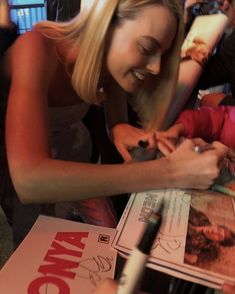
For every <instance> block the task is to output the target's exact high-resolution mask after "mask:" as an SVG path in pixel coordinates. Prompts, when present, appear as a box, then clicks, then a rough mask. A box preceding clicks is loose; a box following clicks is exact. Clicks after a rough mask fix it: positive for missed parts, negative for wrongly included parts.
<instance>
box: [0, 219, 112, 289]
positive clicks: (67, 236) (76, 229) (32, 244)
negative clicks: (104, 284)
mask: <svg viewBox="0 0 235 294" xmlns="http://www.w3.org/2000/svg"><path fill="white" fill-rule="evenodd" d="M115 232H116V230H115V229H110V228H104V227H98V226H93V225H87V224H83V223H78V222H73V221H69V220H64V219H58V218H53V217H46V216H39V218H38V219H37V221H36V223H35V224H34V226H33V228H32V229H31V231H30V232H29V234H28V235H27V237H26V238H25V240H24V241H23V242H22V243H21V245H20V246H19V247H18V249H17V250H16V251H15V252H14V253H13V255H12V256H11V258H10V259H9V260H8V262H7V263H6V265H5V266H4V267H3V268H2V270H1V271H0V293H2V294H3V293H4V294H26V293H28V294H37V293H38V294H39V293H40V294H58V293H60V294H70V293H71V294H72V293H79V294H88V293H92V291H93V290H94V289H95V287H96V286H97V285H98V284H99V283H100V282H101V281H102V280H103V279H105V278H108V277H109V278H113V276H114V272H115V264H116V250H114V249H113V248H112V247H111V243H112V241H113V238H114V234H115Z"/></svg>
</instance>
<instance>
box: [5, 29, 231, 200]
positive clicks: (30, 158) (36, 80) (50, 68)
mask: <svg viewBox="0 0 235 294" xmlns="http://www.w3.org/2000/svg"><path fill="white" fill-rule="evenodd" d="M32 44H33V45H34V46H32ZM10 54H11V56H10V62H11V73H12V75H11V76H12V84H11V89H10V95H9V104H8V110H7V121H6V125H7V130H6V133H7V134H6V137H7V138H6V139H7V155H8V161H9V167H10V173H11V176H12V180H13V183H14V186H15V189H16V191H17V193H18V195H19V197H20V199H21V201H22V202H24V203H46V202H61V201H76V200H80V199H88V198H92V197H99V196H107V195H115V194H122V193H129V192H133V191H143V190H151V189H157V188H171V187H181V188H189V187H191V188H200V189H204V188H207V187H208V186H210V185H211V184H212V182H213V180H214V179H215V178H216V177H217V176H218V173H219V168H218V164H219V162H220V160H221V158H223V157H224V156H225V155H226V153H227V149H226V147H224V146H222V145H220V144H219V143H217V144H215V147H216V148H215V150H211V151H208V152H205V153H203V154H197V153H196V152H194V151H193V148H194V145H195V144H194V142H192V141H190V140H187V141H185V142H184V143H183V144H182V145H181V146H180V147H179V148H178V149H177V150H176V151H175V152H173V153H172V154H171V155H170V156H168V157H166V158H163V159H161V160H154V161H148V162H141V163H131V164H123V165H122V164H120V165H95V164H89V163H77V162H69V161H62V160H55V159H52V158H51V155H50V148H49V139H48V137H49V135H48V134H49V126H48V118H47V112H48V89H49V85H50V82H51V80H52V78H53V76H54V74H55V70H56V66H57V63H56V61H55V58H54V55H55V52H54V50H53V48H52V47H51V45H50V42H48V41H45V38H44V37H42V36H41V35H40V34H39V33H35V32H32V33H27V34H26V35H24V36H22V37H20V38H19V39H18V40H17V41H16V43H15V44H14V45H13V47H12V49H11V52H10ZM196 143H197V144H199V143H198V142H196Z"/></svg>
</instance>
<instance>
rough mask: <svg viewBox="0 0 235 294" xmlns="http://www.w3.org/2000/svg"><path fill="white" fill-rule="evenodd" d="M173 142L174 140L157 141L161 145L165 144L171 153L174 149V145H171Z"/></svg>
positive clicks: (163, 139)
mask: <svg viewBox="0 0 235 294" xmlns="http://www.w3.org/2000/svg"><path fill="white" fill-rule="evenodd" d="M173 141H175V142H176V140H173V139H172V140H169V139H166V138H162V139H159V140H158V142H162V143H163V144H165V145H166V146H167V148H168V149H169V151H170V152H173V151H174V150H175V149H176V143H173Z"/></svg>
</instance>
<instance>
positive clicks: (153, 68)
mask: <svg viewBox="0 0 235 294" xmlns="http://www.w3.org/2000/svg"><path fill="white" fill-rule="evenodd" d="M176 29H177V22H176V18H175V16H174V15H173V14H172V12H171V11H170V10H169V8H167V7H165V6H162V5H151V6H146V7H145V8H143V9H142V10H141V11H140V12H139V13H138V14H136V16H135V18H134V19H125V20H123V21H121V23H120V24H118V25H116V26H115V27H114V28H113V31H112V35H111V39H110V45H109V48H108V52H107V61H106V62H107V64H106V67H107V70H108V72H109V74H110V75H111V76H112V77H113V78H114V80H115V81H116V82H117V83H118V84H119V85H120V86H121V87H122V88H123V89H124V90H125V91H127V92H129V93H133V92H135V91H137V90H138V89H139V88H140V87H141V86H142V85H143V83H144V82H145V80H146V79H148V77H149V76H150V75H157V74H159V72H160V69H161V57H162V54H163V52H164V51H166V50H167V49H168V48H170V46H171V44H172V41H173V39H174V37H175V34H176Z"/></svg>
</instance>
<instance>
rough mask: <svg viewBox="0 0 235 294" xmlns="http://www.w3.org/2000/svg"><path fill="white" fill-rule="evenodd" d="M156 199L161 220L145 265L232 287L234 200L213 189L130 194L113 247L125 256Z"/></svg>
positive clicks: (234, 267)
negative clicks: (227, 284)
mask: <svg viewBox="0 0 235 294" xmlns="http://www.w3.org/2000/svg"><path fill="white" fill-rule="evenodd" d="M162 200H163V201H164V204H165V208H164V211H163V221H162V225H161V228H160V232H159V234H158V235H157V237H156V240H155V243H154V245H153V247H152V253H151V256H150V259H149V262H148V265H147V266H148V267H150V268H152V269H156V270H158V271H161V272H164V273H167V274H170V275H173V276H175V277H178V278H183V279H185V280H188V281H192V282H196V283H199V284H202V285H205V286H209V287H213V288H220V287H221V284H222V283H224V282H225V281H226V282H230V283H231V282H233V283H234V282H235V202H234V198H231V197H227V196H224V195H222V194H219V193H216V192H213V191H191V190H177V189H172V190H155V191H148V192H143V193H133V194H132V195H131V197H130V200H129V202H128V205H127V207H126V210H125V211H124V213H123V216H122V218H121V220H120V222H119V224H118V227H117V231H118V232H117V234H116V236H115V239H114V242H113V246H114V248H116V249H117V250H118V251H119V253H120V254H121V255H122V256H124V257H126V258H128V256H129V254H130V253H131V248H133V247H134V245H135V244H136V243H137V242H138V240H139V238H140V236H141V233H142V229H143V227H144V225H145V223H146V221H147V220H148V216H149V214H150V213H151V211H152V210H155V209H157V208H158V206H159V205H160V203H161V201H162ZM225 236H226V237H225ZM225 239H226V240H225Z"/></svg>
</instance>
